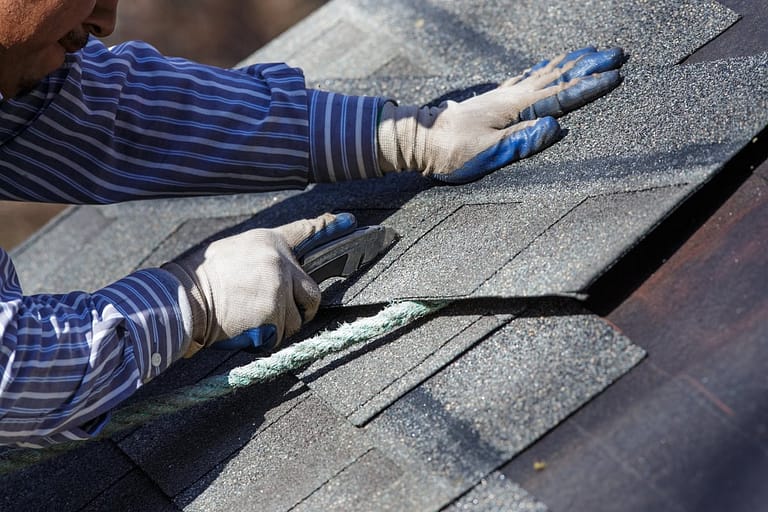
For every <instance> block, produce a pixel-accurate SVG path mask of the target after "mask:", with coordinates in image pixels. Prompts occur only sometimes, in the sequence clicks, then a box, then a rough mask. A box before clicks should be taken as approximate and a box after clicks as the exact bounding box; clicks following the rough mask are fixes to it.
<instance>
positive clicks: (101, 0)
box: [83, 0, 118, 37]
mask: <svg viewBox="0 0 768 512" xmlns="http://www.w3.org/2000/svg"><path fill="white" fill-rule="evenodd" d="M117 2H118V0H98V1H97V2H96V5H95V6H94V8H93V12H91V14H90V16H88V18H86V20H85V21H83V27H84V28H85V30H87V31H88V32H90V33H91V34H93V35H94V36H96V37H107V36H108V35H110V34H111V33H112V32H114V31H115V23H116V17H117Z"/></svg>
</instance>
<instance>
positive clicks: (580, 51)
mask: <svg viewBox="0 0 768 512" xmlns="http://www.w3.org/2000/svg"><path fill="white" fill-rule="evenodd" d="M596 51H597V48H595V47H594V46H585V47H584V48H579V49H578V50H574V51H572V52H571V53H569V54H567V55H566V56H565V57H563V60H561V61H560V64H558V65H557V67H559V68H561V67H563V66H564V65H566V64H568V63H569V62H571V61H572V60H576V59H578V58H580V57H582V56H584V55H587V54H590V53H595V52H596Z"/></svg>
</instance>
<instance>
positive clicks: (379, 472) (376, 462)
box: [291, 449, 403, 512]
mask: <svg viewBox="0 0 768 512" xmlns="http://www.w3.org/2000/svg"><path fill="white" fill-rule="evenodd" d="M402 476H403V472H402V470H401V469H400V468H399V467H398V466H396V465H395V464H394V463H393V462H392V461H391V460H390V459H389V458H387V457H386V456H385V455H384V454H383V453H381V452H380V451H379V450H376V449H372V450H371V451H369V452H367V453H365V454H364V455H363V456H362V457H360V458H359V459H358V460H356V461H355V462H354V463H352V464H351V465H350V466H349V467H347V468H344V470H343V471H341V472H340V473H338V474H337V475H335V476H334V477H333V478H332V479H331V480H329V481H328V482H326V483H325V484H324V485H323V486H322V487H321V488H320V489H318V490H317V491H315V492H314V493H312V494H311V495H309V496H308V497H307V498H306V499H305V500H303V501H302V502H301V503H299V504H298V505H297V506H296V507H295V508H293V509H291V510H294V511H295V512H309V511H322V510H370V508H369V507H370V504H371V501H370V500H371V496H375V495H376V494H379V493H381V492H382V491H383V490H385V489H387V488H388V487H389V486H390V485H391V484H392V482H395V481H397V480H398V479H399V478H401V477H402Z"/></svg>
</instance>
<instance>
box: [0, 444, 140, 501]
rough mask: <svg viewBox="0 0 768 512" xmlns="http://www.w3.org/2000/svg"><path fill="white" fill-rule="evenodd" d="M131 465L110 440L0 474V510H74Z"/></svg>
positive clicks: (127, 471)
mask: <svg viewBox="0 0 768 512" xmlns="http://www.w3.org/2000/svg"><path fill="white" fill-rule="evenodd" d="M0 449H2V448H0ZM133 468H134V466H133V465H132V464H131V462H130V461H129V460H128V459H127V458H126V457H125V455H123V454H122V453H121V452H120V450H118V449H116V448H115V446H114V445H113V443H111V442H109V441H104V442H99V443H92V444H89V445H87V446H83V447H81V448H78V449H77V450H75V451H73V452H70V453H67V454H65V455H61V456H59V457H56V458H53V459H49V460H46V461H44V462H41V463H38V464H36V465H34V466H30V467H28V468H26V469H23V470H21V471H17V472H15V473H11V474H8V475H2V476H0V489H2V490H3V492H2V493H0V510H13V511H16V510H18V511H21V510H23V511H25V512H27V511H29V512H35V511H40V512H48V511H50V510H56V511H61V512H74V511H76V510H80V508H81V507H83V506H85V505H86V504H88V503H89V502H90V501H91V500H93V499H94V498H96V497H97V496H99V494H101V493H102V492H104V491H105V490H107V489H109V488H110V487H111V486H112V485H114V484H115V483H117V482H119V481H120V479H121V478H123V477H124V476H125V475H126V474H128V473H129V472H130V471H131V470H132V469H133Z"/></svg>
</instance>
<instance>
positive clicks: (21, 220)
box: [0, 0, 327, 250]
mask: <svg viewBox="0 0 768 512" xmlns="http://www.w3.org/2000/svg"><path fill="white" fill-rule="evenodd" d="M326 1H327V0H123V1H122V2H121V3H120V4H119V7H118V17H117V28H116V29H115V33H114V34H113V35H112V36H111V37H109V38H108V39H106V40H105V42H106V43H107V44H108V45H112V44H116V43H119V42H122V41H127V40H132V39H141V40H144V41H147V42H149V43H151V44H152V45H154V46H155V47H156V48H158V49H159V50H160V51H161V52H163V53H165V54H166V55H171V56H175V57H186V58H189V59H192V60H196V61H198V62H203V63H205V64H212V65H215V66H221V67H232V66H234V65H235V64H237V63H238V62H240V61H241V60H243V59H244V58H245V57H247V56H248V55H250V54H251V53H253V52H254V51H255V50H257V49H258V48H259V47H261V46H263V45H264V44H266V43H267V42H269V41H270V40H271V39H273V38H274V37H276V36H278V35H280V34H281V33H282V32H284V31H285V30H286V29H288V28H289V27H290V26H291V25H293V24H294V23H296V22H297V21H299V20H301V19H302V18H304V17H305V16H307V15H308V14H310V13H311V12H312V11H314V10H315V9H317V8H318V7H320V6H321V5H323V4H324V3H326ZM64 208H65V206H64V205H51V204H36V203H16V202H7V201H0V247H2V248H3V249H6V250H10V249H12V248H13V247H15V246H17V245H18V244H20V243H21V242H23V241H24V240H25V239H26V238H27V237H29V236H30V235H31V234H32V233H34V232H35V231H37V230H38V229H39V228H40V227H42V226H43V225H44V224H45V223H46V222H48V221H49V220H50V219H51V217H53V216H54V215H56V214H57V213H59V212H60V211H61V210H63V209H64Z"/></svg>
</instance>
